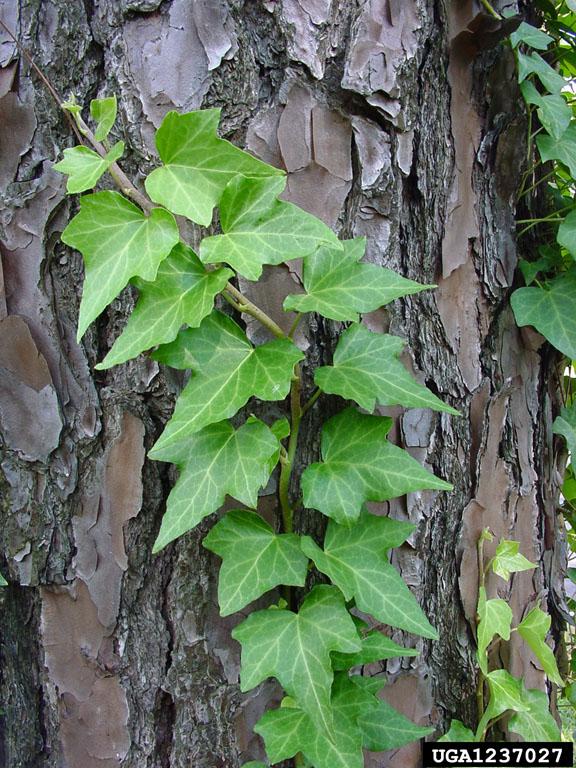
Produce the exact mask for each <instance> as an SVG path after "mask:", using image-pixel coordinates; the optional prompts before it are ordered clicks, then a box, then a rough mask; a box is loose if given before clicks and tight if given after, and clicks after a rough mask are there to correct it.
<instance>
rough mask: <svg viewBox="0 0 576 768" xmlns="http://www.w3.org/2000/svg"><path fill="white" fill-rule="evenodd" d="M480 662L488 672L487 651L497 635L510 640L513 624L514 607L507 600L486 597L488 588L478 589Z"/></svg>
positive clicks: (481, 667) (478, 655)
mask: <svg viewBox="0 0 576 768" xmlns="http://www.w3.org/2000/svg"><path fill="white" fill-rule="evenodd" d="M478 616H479V619H480V621H479V624H478V652H477V658H478V664H479V666H480V669H481V670H482V672H483V673H484V674H485V675H487V674H488V659H487V657H486V651H487V649H488V646H489V645H490V643H491V642H492V639H493V638H494V636H495V635H500V637H501V638H502V639H503V640H510V628H511V626H512V609H511V608H510V606H509V605H508V603H507V602H506V601H505V600H500V599H499V598H498V599H494V600H487V599H486V588H485V587H480V588H479V590H478Z"/></svg>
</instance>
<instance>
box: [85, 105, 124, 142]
mask: <svg viewBox="0 0 576 768" xmlns="http://www.w3.org/2000/svg"><path fill="white" fill-rule="evenodd" d="M117 110H118V104H117V102H116V95H114V96H107V97H106V98H104V99H92V101H91V102H90V114H91V115H92V117H93V119H94V120H95V121H96V122H97V126H96V130H95V131H94V138H95V139H96V141H104V139H105V138H106V137H107V136H108V134H109V133H110V131H111V130H112V126H113V125H114V121H115V120H116V112H117Z"/></svg>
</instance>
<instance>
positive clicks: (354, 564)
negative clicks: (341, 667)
mask: <svg viewBox="0 0 576 768" xmlns="http://www.w3.org/2000/svg"><path fill="white" fill-rule="evenodd" d="M413 529H414V528H413V526H412V525H410V524H408V523H401V522H399V521H397V520H392V519H390V518H387V517H377V516H375V515H370V514H368V513H366V512H365V513H364V514H362V516H361V517H360V519H359V521H358V522H357V523H356V524H355V525H354V526H352V527H348V526H344V525H338V524H337V523H335V522H334V521H333V520H331V521H330V522H329V524H328V528H327V531H326V537H325V540H324V549H323V550H322V549H320V547H318V545H317V544H315V543H314V541H313V540H312V539H311V538H310V537H308V536H304V537H303V538H302V550H303V551H304V553H305V554H306V555H308V557H310V558H311V559H312V560H313V561H314V563H315V565H316V567H317V568H318V570H319V571H321V572H322V573H325V574H326V575H327V576H328V577H329V578H330V580H331V581H332V582H333V583H334V584H335V585H336V586H337V587H339V589H340V590H341V591H342V593H343V595H344V597H345V598H346V600H351V599H352V598H354V600H355V602H356V605H357V606H358V608H359V609H360V610H361V611H363V612H365V613H368V614H370V615H372V616H374V618H375V619H377V620H378V621H380V622H383V623H384V624H389V625H390V626H392V627H399V628H400V629H404V630H406V631H408V632H413V633H414V634H417V635H422V636H423V637H429V638H432V639H436V638H437V637H438V634H437V632H436V630H435V629H434V628H433V627H432V626H431V625H430V623H429V621H428V619H427V618H426V616H425V615H424V612H423V611H422V609H421V608H420V606H419V605H418V602H417V601H416V599H415V597H414V596H413V594H412V593H411V592H410V590H409V589H408V587H407V586H406V584H405V583H404V581H403V580H402V577H401V576H400V574H399V573H398V572H397V571H396V569H395V568H394V567H393V566H392V565H390V563H389V562H388V550H389V549H390V548H392V547H397V546H399V545H400V544H402V543H403V542H404V541H405V540H406V538H407V537H408V536H409V535H410V533H411V532H412V531H413ZM363 650H364V649H363Z"/></svg>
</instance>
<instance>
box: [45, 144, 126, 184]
mask: <svg viewBox="0 0 576 768" xmlns="http://www.w3.org/2000/svg"><path fill="white" fill-rule="evenodd" d="M123 153H124V142H123V141H119V142H117V143H116V144H114V146H113V147H112V149H111V150H110V151H109V152H107V153H106V156H105V157H100V155H99V154H98V153H97V152H94V150H92V149H89V148H88V147H83V146H79V147H72V148H71V149H65V150H64V159H63V160H60V162H58V163H55V164H54V166H53V167H54V170H55V171H59V172H60V173H65V174H67V176H68V180H67V181H66V191H67V192H68V194H69V195H72V194H77V193H78V192H86V190H87V189H92V187H94V186H96V183H97V181H98V179H99V178H100V177H101V176H102V175H103V174H104V173H106V171H107V170H108V168H110V166H111V165H112V163H115V162H116V160H118V159H119V158H120V157H122V155H123Z"/></svg>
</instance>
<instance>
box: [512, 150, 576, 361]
mask: <svg viewBox="0 0 576 768" xmlns="http://www.w3.org/2000/svg"><path fill="white" fill-rule="evenodd" d="M575 157H576V155H575ZM510 301H511V304H512V309H513V311H514V316H515V318H516V322H517V324H518V325H520V326H522V325H533V326H534V328H536V330H537V331H538V332H539V333H541V334H542V335H543V336H545V337H546V338H547V339H548V341H549V342H550V343H551V344H553V345H554V346H555V347H556V349H558V350H560V352H562V353H563V354H565V355H566V356H567V357H569V358H570V359H572V360H574V359H576V274H575V273H574V272H563V273H562V274H561V275H559V276H558V277H556V278H554V279H553V280H549V281H548V282H546V283H545V284H544V286H543V287H542V288H536V287H534V288H519V289H518V290H516V291H514V293H513V294H512V296H511V299H510Z"/></svg>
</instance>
